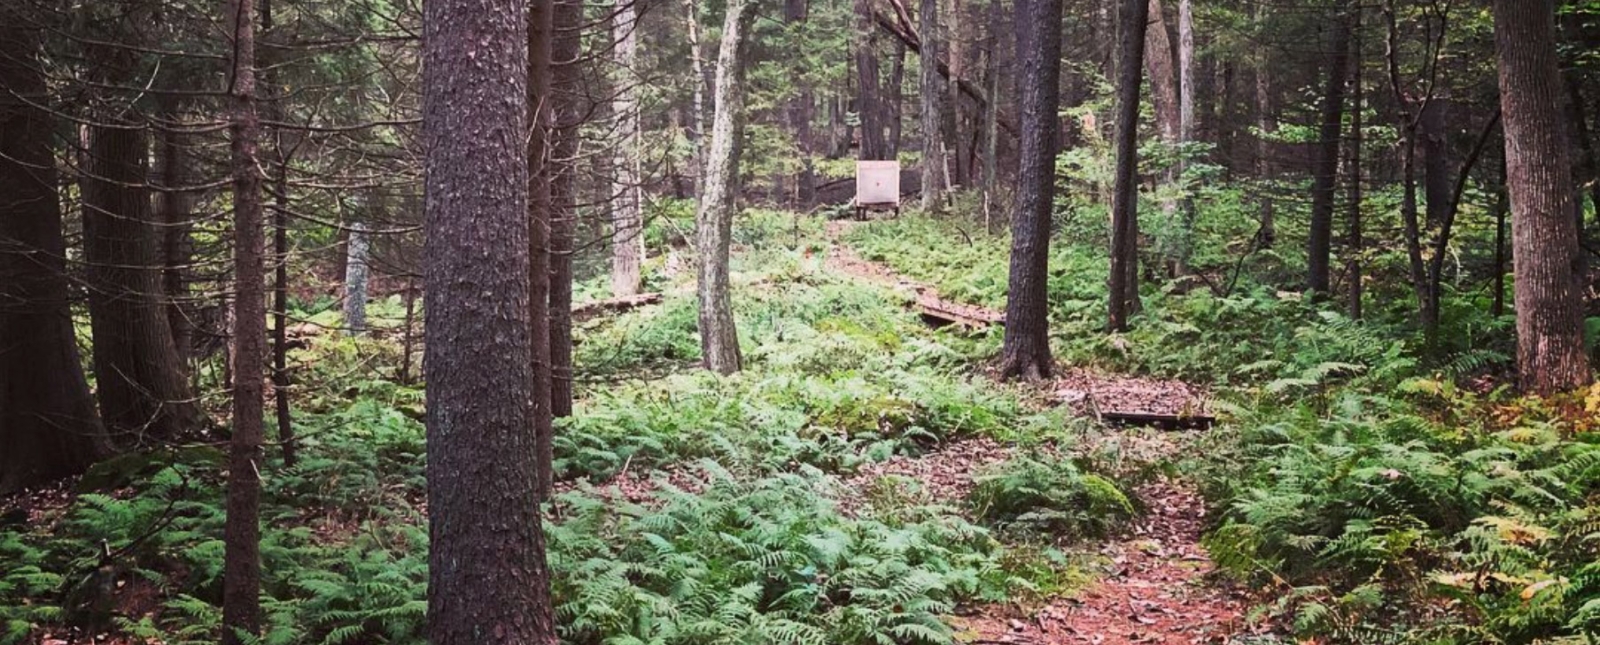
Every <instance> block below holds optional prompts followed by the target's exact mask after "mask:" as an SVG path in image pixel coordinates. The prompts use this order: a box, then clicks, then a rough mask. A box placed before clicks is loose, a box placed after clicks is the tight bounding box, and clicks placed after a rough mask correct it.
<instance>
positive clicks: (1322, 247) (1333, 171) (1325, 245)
mask: <svg viewBox="0 0 1600 645" xmlns="http://www.w3.org/2000/svg"><path fill="white" fill-rule="evenodd" d="M1329 47H1330V48H1331V49H1330V50H1329V52H1328V77H1327V85H1326V87H1325V89H1324V90H1323V93H1322V126H1321V129H1320V133H1319V135H1318V142H1317V152H1316V159H1315V161H1314V162H1313V167H1312V180H1311V232H1310V235H1309V238H1308V240H1307V248H1306V291H1308V292H1310V293H1312V294H1314V295H1322V296H1326V295H1327V294H1328V292H1329V287H1328V278H1329V270H1328V269H1329V263H1330V256H1331V252H1332V248H1333V208H1334V193H1335V191H1336V190H1337V188H1338V181H1339V148H1340V146H1339V135H1340V133H1341V132H1343V131H1344V96H1345V84H1346V83H1347V82H1348V81H1349V65H1350V22H1349V17H1348V16H1339V17H1337V18H1336V19H1335V21H1334V26H1333V37H1332V39H1331V41H1330V42H1329Z"/></svg>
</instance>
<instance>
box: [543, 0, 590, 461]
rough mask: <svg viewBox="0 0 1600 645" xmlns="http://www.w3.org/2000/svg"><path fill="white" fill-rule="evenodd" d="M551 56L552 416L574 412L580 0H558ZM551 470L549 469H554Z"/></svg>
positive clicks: (580, 104)
mask: <svg viewBox="0 0 1600 645" xmlns="http://www.w3.org/2000/svg"><path fill="white" fill-rule="evenodd" d="M553 24H554V31H555V33H554V38H555V40H554V42H553V43H552V44H551V58H552V65H553V66H554V70H553V74H552V76H551V84H552V92H551V96H552V98H553V99H554V100H555V102H556V104H555V113H554V114H553V115H552V116H553V118H554V119H555V123H554V126H553V134H552V136H553V138H554V141H553V146H552V148H551V151H552V152H551V158H550V160H549V163H551V164H553V172H552V174H551V177H550V415H551V416H552V417H554V418H561V417H566V416H571V414H572V254H573V251H574V248H575V244H574V239H575V237H576V232H577V223H578V219H577V218H578V209H577V199H576V196H577V185H576V182H577V155H578V139H577V134H578V127H579V125H581V124H580V123H579V122H580V120H581V119H582V118H583V116H582V115H583V105H582V103H581V99H580V96H581V94H580V92H581V91H582V83H583V74H582V72H583V70H582V69H581V68H580V67H579V65H580V60H579V59H580V58H581V57H582V55H583V49H582V34H581V32H580V30H581V29H582V26H583V5H582V4H581V2H580V0H557V1H556V6H555V15H554V17H553ZM552 474H553V473H552Z"/></svg>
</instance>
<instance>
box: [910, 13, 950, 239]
mask: <svg viewBox="0 0 1600 645" xmlns="http://www.w3.org/2000/svg"><path fill="white" fill-rule="evenodd" d="M917 20H918V22H919V31H920V32H921V33H920V34H919V35H920V36H921V37H922V51H921V54H920V59H919V60H920V61H921V64H920V65H919V67H920V68H921V78H920V81H921V83H920V93H921V119H922V163H921V171H922V210H924V211H932V210H933V209H935V208H937V207H938V206H939V205H940V203H941V202H942V200H943V198H944V190H945V166H944V164H945V159H944V136H943V134H944V132H943V127H942V126H943V124H944V106H943V103H944V91H945V86H944V83H943V82H941V80H940V78H939V51H940V50H941V46H940V45H941V43H940V37H939V0H922V2H921V8H920V9H919V10H918V12H917Z"/></svg>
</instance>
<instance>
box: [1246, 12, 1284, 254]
mask: <svg viewBox="0 0 1600 645" xmlns="http://www.w3.org/2000/svg"><path fill="white" fill-rule="evenodd" d="M1251 11H1252V12H1254V13H1255V19H1256V21H1258V22H1260V21H1262V20H1263V19H1264V14H1265V10H1264V9H1263V8H1262V6H1261V5H1259V4H1254V5H1251ZM1255 54H1256V57H1257V59H1258V60H1257V64H1256V128H1257V129H1258V130H1259V132H1258V133H1257V135H1256V176H1257V178H1258V179H1260V180H1262V181H1263V182H1265V181H1268V180H1270V179H1271V178H1272V137H1273V134H1274V133H1276V132H1277V130H1278V120H1277V118H1276V117H1275V116H1274V115H1273V113H1272V75H1271V73H1270V71H1269V68H1268V66H1267V47H1266V46H1265V45H1259V44H1258V45H1257V46H1256V50H1255ZM1273 211H1274V204H1273V202H1272V192H1271V191H1270V190H1262V191H1261V199H1260V215H1259V218H1260V222H1261V224H1260V229H1259V231H1258V232H1257V233H1256V242H1257V244H1259V245H1260V247H1261V248H1263V249H1270V248H1272V245H1273V244H1274V243H1275V242H1277V239H1278V228H1277V222H1275V221H1274V219H1275V217H1274V215H1275V213H1274V212H1273Z"/></svg>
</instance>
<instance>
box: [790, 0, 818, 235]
mask: <svg viewBox="0 0 1600 645" xmlns="http://www.w3.org/2000/svg"><path fill="white" fill-rule="evenodd" d="M810 13H811V6H810V2H809V0H785V1H784V3H783V19H784V22H786V23H788V25H789V26H790V29H793V30H803V29H804V25H805V23H806V20H807V19H808V18H809V16H810ZM791 33H805V32H803V31H795V32H791ZM806 64H807V63H806V61H805V59H804V58H802V57H798V56H797V57H795V61H794V63H793V68H792V73H793V74H794V75H795V76H794V78H796V79H799V78H801V76H800V75H801V74H803V73H805V72H806V71H807V70H806V69H805V68H804V66H805V65H806ZM797 85H798V87H797V88H796V90H797V91H796V92H795V96H794V98H791V99H790V100H789V107H788V117H789V127H790V129H791V130H793V131H794V144H795V149H796V150H797V151H798V152H799V153H800V170H799V171H798V172H797V173H795V177H794V195H793V199H792V201H793V203H794V204H795V205H797V206H798V207H799V208H801V209H803V210H809V209H810V208H811V206H812V205H813V204H814V203H815V201H816V192H817V178H816V171H815V169H814V168H813V164H812V161H811V156H812V154H813V150H812V149H813V147H814V146H815V144H814V142H813V141H812V132H811V117H812V113H813V104H814V103H815V101H816V98H815V96H814V95H813V93H812V89H811V84H810V83H805V82H799V83H797Z"/></svg>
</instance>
